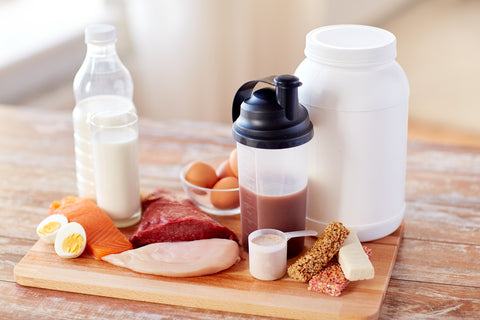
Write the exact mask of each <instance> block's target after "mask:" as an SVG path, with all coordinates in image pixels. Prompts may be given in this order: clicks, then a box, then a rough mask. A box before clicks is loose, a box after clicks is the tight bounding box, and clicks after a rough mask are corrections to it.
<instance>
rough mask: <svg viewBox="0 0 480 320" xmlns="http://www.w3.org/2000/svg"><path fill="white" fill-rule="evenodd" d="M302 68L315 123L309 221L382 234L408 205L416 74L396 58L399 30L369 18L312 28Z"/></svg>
mask: <svg viewBox="0 0 480 320" xmlns="http://www.w3.org/2000/svg"><path fill="white" fill-rule="evenodd" d="M305 55H306V58H305V60H304V61H303V62H302V63H301V64H300V65H299V66H298V68H297V70H296V71H295V75H296V76H298V77H299V78H300V80H301V81H302V83H303V86H302V87H301V88H300V89H299V100H300V102H301V103H302V104H303V105H305V106H306V107H307V108H308V111H309V115H310V119H311V120H312V122H313V125H314V128H315V137H314V138H313V140H312V143H311V153H310V158H309V161H310V162H309V163H310V164H311V166H310V170H309V202H308V213H307V228H308V229H314V230H317V231H318V232H322V231H323V229H324V228H325V227H326V226H327V225H328V224H329V223H330V222H332V221H341V222H342V223H343V224H345V225H346V226H347V227H348V228H349V229H352V230H354V231H356V233H357V235H358V237H359V239H360V240H361V241H370V240H375V239H379V238H382V237H384V236H386V235H388V234H390V233H391V232H393V231H395V230H396V229H397V228H398V226H399V225H400V224H401V222H402V219H403V214H404V210H405V173H406V152H407V118H408V97H409V86H408V80H407V77H406V76H405V73H404V72H403V70H402V68H401V67H400V65H399V64H398V63H397V62H396V61H395V57H396V39H395V36H394V35H393V34H392V33H390V32H388V31H386V30H383V29H379V28H375V27H370V26H361V25H333V26H326V27H322V28H318V29H315V30H313V31H311V32H310V33H309V34H308V35H307V39H306V47H305Z"/></svg>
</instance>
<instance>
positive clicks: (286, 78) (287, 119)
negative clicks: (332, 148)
mask: <svg viewBox="0 0 480 320" xmlns="http://www.w3.org/2000/svg"><path fill="white" fill-rule="evenodd" d="M272 78H273V76H272V77H269V78H265V79H261V80H254V81H249V82H246V83H245V84H244V85H243V86H242V87H240V89H239V90H238V91H237V94H236V95H235V98H234V101H233V107H232V118H233V121H234V123H233V127H232V131H233V138H234V139H235V141H237V142H239V143H241V144H244V145H247V146H250V147H254V148H261V149H283V148H291V147H296V146H299V145H302V144H304V143H306V142H308V141H309V140H311V139H312V137H313V125H312V123H311V121H310V118H309V117H308V111H307V109H306V108H305V107H304V106H302V105H301V104H300V103H299V102H298V87H299V86H300V85H301V82H300V81H299V79H298V78H297V77H295V76H293V75H281V76H277V77H275V78H274V79H273V81H272ZM258 82H263V83H268V84H270V85H272V86H274V87H275V89H273V88H268V87H267V88H262V89H259V90H257V91H255V92H253V94H252V91H253V89H254V87H255V85H256V84H257V83H258Z"/></svg>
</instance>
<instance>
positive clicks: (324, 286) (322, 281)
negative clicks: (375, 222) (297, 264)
mask: <svg viewBox="0 0 480 320" xmlns="http://www.w3.org/2000/svg"><path fill="white" fill-rule="evenodd" d="M363 251H365V253H366V254H367V256H368V257H370V256H371V254H372V249H370V248H368V247H366V246H363ZM349 283H350V280H348V279H347V278H346V277H345V274H344V273H343V270H342V267H341V266H340V263H338V260H337V258H333V259H332V260H330V262H329V263H328V264H327V266H326V267H325V268H323V269H322V270H321V271H320V272H319V273H318V274H316V275H314V276H313V277H312V279H310V281H309V282H308V290H310V291H313V292H320V293H325V294H329V295H331V296H334V297H338V296H339V295H340V294H341V293H342V291H343V290H345V288H346V287H347V286H348V284H349Z"/></svg>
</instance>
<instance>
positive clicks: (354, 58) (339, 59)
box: [305, 25, 397, 64]
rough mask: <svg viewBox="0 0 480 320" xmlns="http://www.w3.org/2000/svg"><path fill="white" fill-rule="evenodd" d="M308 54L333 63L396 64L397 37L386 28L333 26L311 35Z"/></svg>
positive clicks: (320, 60)
mask: <svg viewBox="0 0 480 320" xmlns="http://www.w3.org/2000/svg"><path fill="white" fill-rule="evenodd" d="M305 55H306V56H307V57H308V58H310V59H312V60H315V61H318V62H323V63H332V64H370V63H375V64H376V63H385V62H389V61H393V60H394V59H395V57H396V56H397V43H396V38H395V36H394V35H393V34H392V33H391V32H389V31H386V30H384V29H380V28H375V27H371V26H363V25H332V26H326V27H321V28H317V29H314V30H312V31H310V32H309V33H308V34H307V41H306V46H305Z"/></svg>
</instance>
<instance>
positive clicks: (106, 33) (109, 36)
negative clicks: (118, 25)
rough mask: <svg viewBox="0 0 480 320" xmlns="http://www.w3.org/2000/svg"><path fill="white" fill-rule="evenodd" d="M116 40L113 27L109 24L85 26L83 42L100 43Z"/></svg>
mask: <svg viewBox="0 0 480 320" xmlns="http://www.w3.org/2000/svg"><path fill="white" fill-rule="evenodd" d="M116 40H117V35H116V33H115V27H114V26H112V25H109V24H94V25H90V26H88V27H86V28H85V43H92V44H102V43H111V42H115V41H116Z"/></svg>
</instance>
